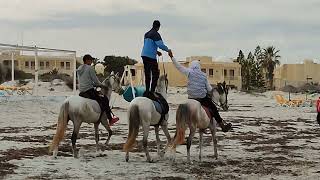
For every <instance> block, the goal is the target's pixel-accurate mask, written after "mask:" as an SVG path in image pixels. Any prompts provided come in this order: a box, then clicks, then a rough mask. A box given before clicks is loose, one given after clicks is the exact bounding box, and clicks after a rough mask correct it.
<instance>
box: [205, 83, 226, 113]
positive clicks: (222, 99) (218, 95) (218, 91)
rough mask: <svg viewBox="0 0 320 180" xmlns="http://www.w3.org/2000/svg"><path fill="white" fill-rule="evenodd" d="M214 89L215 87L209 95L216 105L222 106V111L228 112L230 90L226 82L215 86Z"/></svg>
mask: <svg viewBox="0 0 320 180" xmlns="http://www.w3.org/2000/svg"><path fill="white" fill-rule="evenodd" d="M212 87H213V89H212V92H211V93H209V94H211V95H212V97H213V98H212V100H213V102H214V103H215V104H216V105H218V106H220V107H221V108H222V110H224V111H228V109H229V106H228V94H229V89H228V88H227V86H226V82H225V81H224V82H223V83H218V84H217V85H213V86H212Z"/></svg>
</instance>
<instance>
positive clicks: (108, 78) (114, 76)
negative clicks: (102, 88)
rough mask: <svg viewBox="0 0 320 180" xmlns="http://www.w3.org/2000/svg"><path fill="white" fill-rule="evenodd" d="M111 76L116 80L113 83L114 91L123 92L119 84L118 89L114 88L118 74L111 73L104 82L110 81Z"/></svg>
mask: <svg viewBox="0 0 320 180" xmlns="http://www.w3.org/2000/svg"><path fill="white" fill-rule="evenodd" d="M110 78H113V80H114V82H113V84H111V90H112V91H114V92H117V93H119V92H121V90H122V88H121V86H119V87H118V88H117V89H114V88H113V85H114V83H115V82H116V78H117V76H116V75H114V74H110V75H109V76H108V77H107V78H106V79H105V80H103V82H105V81H109V80H110Z"/></svg>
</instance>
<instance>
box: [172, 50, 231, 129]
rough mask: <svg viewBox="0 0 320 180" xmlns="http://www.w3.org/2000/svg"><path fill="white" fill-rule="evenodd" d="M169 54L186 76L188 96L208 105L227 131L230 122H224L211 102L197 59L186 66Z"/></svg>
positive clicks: (209, 86) (209, 87)
mask: <svg viewBox="0 0 320 180" xmlns="http://www.w3.org/2000/svg"><path fill="white" fill-rule="evenodd" d="M169 56H170V57H171V60H172V62H173V64H174V65H175V66H176V68H177V69H178V70H179V71H180V72H181V73H183V74H185V75H186V76H187V77H188V86H187V93H188V98H189V99H195V100H197V101H199V102H200V103H201V105H203V106H206V107H208V108H209V109H210V110H211V114H212V116H213V117H214V119H215V120H216V121H217V123H218V124H219V126H220V127H221V129H222V131H223V132H228V131H229V130H230V129H231V126H232V124H231V123H228V124H225V123H224V121H223V119H222V118H221V116H220V114H219V112H218V109H217V107H216V106H215V104H214V103H213V102H212V99H211V97H209V96H208V92H210V91H211V90H212V87H211V85H210V84H209V82H208V79H207V76H206V74H205V73H203V72H202V71H201V69H200V63H199V61H192V62H191V65H190V67H189V68H186V67H184V66H182V65H181V64H179V63H178V62H177V60H176V59H175V58H174V57H173V54H172V53H169Z"/></svg>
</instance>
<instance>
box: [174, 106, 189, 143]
mask: <svg viewBox="0 0 320 180" xmlns="http://www.w3.org/2000/svg"><path fill="white" fill-rule="evenodd" d="M189 113H190V112H189V107H188V104H180V105H179V106H178V109H177V114H176V134H175V139H174V146H176V145H178V144H183V143H184V138H185V131H186V123H187V122H188V121H189V119H190V118H189V117H190V115H189Z"/></svg>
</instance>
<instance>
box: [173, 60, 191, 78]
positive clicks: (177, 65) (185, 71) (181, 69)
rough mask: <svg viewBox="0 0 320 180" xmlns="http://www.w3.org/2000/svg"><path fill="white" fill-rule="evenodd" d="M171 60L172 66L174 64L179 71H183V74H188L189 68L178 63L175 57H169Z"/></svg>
mask: <svg viewBox="0 0 320 180" xmlns="http://www.w3.org/2000/svg"><path fill="white" fill-rule="evenodd" d="M171 60H172V62H173V64H174V66H175V67H176V68H177V69H178V70H179V71H180V72H181V73H183V74H184V75H186V76H188V75H189V72H190V70H189V68H186V67H184V66H182V65H181V64H180V63H178V62H177V60H176V58H174V57H171Z"/></svg>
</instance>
